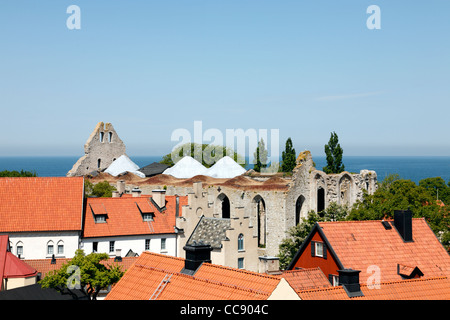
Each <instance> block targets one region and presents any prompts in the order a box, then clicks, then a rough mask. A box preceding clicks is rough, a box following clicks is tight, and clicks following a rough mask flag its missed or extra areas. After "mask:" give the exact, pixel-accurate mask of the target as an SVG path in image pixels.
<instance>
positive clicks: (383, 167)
mask: <svg viewBox="0 0 450 320" xmlns="http://www.w3.org/2000/svg"><path fill="white" fill-rule="evenodd" d="M78 159H79V157H75V156H65V157H0V171H3V170H9V171H12V170H17V171H20V170H25V171H32V172H36V174H37V175H38V176H39V177H64V176H66V173H67V172H68V171H69V170H70V169H72V166H73V165H74V164H75V162H76V161H77V160H78ZM130 159H131V160H132V161H133V162H134V163H136V164H137V165H138V166H139V167H145V166H146V165H149V164H151V163H153V162H159V161H160V160H161V159H162V156H134V157H133V156H131V155H130ZM313 161H314V162H315V164H316V168H317V169H319V170H321V169H322V168H323V167H324V166H325V165H326V158H325V156H323V157H320V156H317V157H313ZM343 163H344V165H345V170H346V171H349V172H355V173H359V172H360V170H363V169H368V170H375V171H376V173H377V177H378V181H382V180H383V179H384V178H385V177H386V176H388V175H389V174H398V175H399V176H400V178H402V179H409V180H412V181H414V182H415V183H417V184H418V183H419V181H420V180H422V179H425V178H431V177H441V178H443V179H444V180H445V182H449V181H450V157H444V156H442V157H426V156H421V157H411V156H395V157H394V156H344V157H343ZM251 167H253V165H247V169H250V168H251Z"/></svg>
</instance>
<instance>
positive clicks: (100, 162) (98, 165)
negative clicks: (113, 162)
mask: <svg viewBox="0 0 450 320" xmlns="http://www.w3.org/2000/svg"><path fill="white" fill-rule="evenodd" d="M101 166H102V159H98V160H97V168H99V169H100V167H101Z"/></svg>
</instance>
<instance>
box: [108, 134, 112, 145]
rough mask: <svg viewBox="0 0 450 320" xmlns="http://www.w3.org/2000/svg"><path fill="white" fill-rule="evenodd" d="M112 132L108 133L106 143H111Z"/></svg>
mask: <svg viewBox="0 0 450 320" xmlns="http://www.w3.org/2000/svg"><path fill="white" fill-rule="evenodd" d="M112 136H113V134H112V132H108V142H109V143H111V142H112Z"/></svg>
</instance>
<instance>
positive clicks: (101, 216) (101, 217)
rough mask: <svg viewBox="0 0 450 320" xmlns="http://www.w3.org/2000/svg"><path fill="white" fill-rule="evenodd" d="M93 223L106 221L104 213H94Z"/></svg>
mask: <svg viewBox="0 0 450 320" xmlns="http://www.w3.org/2000/svg"><path fill="white" fill-rule="evenodd" d="M95 223H106V214H96V215H95Z"/></svg>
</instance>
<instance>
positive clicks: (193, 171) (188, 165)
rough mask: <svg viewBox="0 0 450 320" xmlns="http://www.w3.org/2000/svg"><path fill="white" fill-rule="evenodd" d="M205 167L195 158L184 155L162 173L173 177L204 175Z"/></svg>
mask: <svg viewBox="0 0 450 320" xmlns="http://www.w3.org/2000/svg"><path fill="white" fill-rule="evenodd" d="M206 171H207V169H206V168H205V167H204V166H203V165H202V164H201V163H200V162H198V161H197V160H195V159H194V158H192V157H189V156H186V157H183V159H181V160H180V161H178V162H177V163H176V164H175V165H174V166H173V167H170V168H168V169H166V170H164V172H163V174H168V175H171V176H173V177H175V178H192V177H195V176H198V175H204V174H205V173H206Z"/></svg>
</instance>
